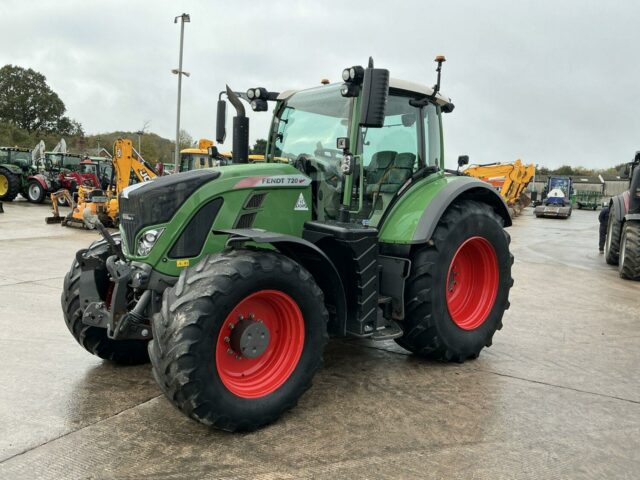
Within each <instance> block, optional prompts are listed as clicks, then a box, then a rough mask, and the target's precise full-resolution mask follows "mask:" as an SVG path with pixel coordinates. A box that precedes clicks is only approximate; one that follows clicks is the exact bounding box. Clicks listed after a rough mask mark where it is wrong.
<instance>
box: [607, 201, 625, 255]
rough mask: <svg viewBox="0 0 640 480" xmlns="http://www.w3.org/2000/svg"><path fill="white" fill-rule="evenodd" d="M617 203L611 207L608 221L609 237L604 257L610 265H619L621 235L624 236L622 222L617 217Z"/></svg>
mask: <svg viewBox="0 0 640 480" xmlns="http://www.w3.org/2000/svg"><path fill="white" fill-rule="evenodd" d="M616 209H617V208H616V204H615V203H612V204H611V208H610V209H609V220H608V222H607V239H606V241H605V242H604V259H605V260H606V261H607V263H608V264H609V265H618V261H619V257H620V237H621V236H622V222H621V221H619V220H618V218H617V212H616Z"/></svg>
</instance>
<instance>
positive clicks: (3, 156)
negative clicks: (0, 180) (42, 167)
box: [0, 147, 32, 173]
mask: <svg viewBox="0 0 640 480" xmlns="http://www.w3.org/2000/svg"><path fill="white" fill-rule="evenodd" d="M3 163H4V164H9V165H15V166H17V167H20V169H21V170H22V171H23V172H25V173H28V172H29V171H30V170H31V165H32V164H31V152H30V151H29V150H28V149H26V148H18V147H0V164H3Z"/></svg>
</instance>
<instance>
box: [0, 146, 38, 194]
mask: <svg viewBox="0 0 640 480" xmlns="http://www.w3.org/2000/svg"><path fill="white" fill-rule="evenodd" d="M34 173H35V167H34V166H33V162H32V158H31V151H30V150H29V149H26V148H19V147H0V202H1V201H5V202H10V201H12V200H13V199H15V198H16V197H17V196H18V194H19V193H21V194H22V195H23V196H24V197H25V198H26V191H27V186H28V181H27V178H28V177H29V176H31V175H33V174H34Z"/></svg>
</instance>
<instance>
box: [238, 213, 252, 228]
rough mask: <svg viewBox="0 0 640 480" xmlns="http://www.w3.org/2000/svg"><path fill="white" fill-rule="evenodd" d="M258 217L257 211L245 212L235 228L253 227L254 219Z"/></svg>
mask: <svg viewBox="0 0 640 480" xmlns="http://www.w3.org/2000/svg"><path fill="white" fill-rule="evenodd" d="M255 219H256V213H255V212H253V213H245V214H244V215H241V216H240V218H238V220H237V221H236V226H235V228H251V226H252V225H253V221H254V220H255Z"/></svg>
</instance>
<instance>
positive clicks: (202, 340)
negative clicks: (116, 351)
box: [149, 250, 328, 431]
mask: <svg viewBox="0 0 640 480" xmlns="http://www.w3.org/2000/svg"><path fill="white" fill-rule="evenodd" d="M327 320H328V313H327V310H326V308H325V305H324V301H323V295H322V291H321V290H320V289H319V287H318V286H317V285H316V283H315V281H314V279H313V277H312V276H311V275H310V274H309V272H307V271H306V270H305V269H304V268H303V267H301V266H300V265H299V264H297V263H296V262H294V261H293V260H291V259H290V258H288V257H285V256H283V255H280V254H277V253H274V252H270V251H260V252H258V251H252V250H237V251H228V252H223V253H218V254H214V255H209V256H207V257H205V258H203V259H202V260H201V261H200V262H199V263H198V265H196V266H195V267H191V268H187V269H185V270H184V271H183V272H182V273H181V275H180V278H179V280H178V282H177V284H176V285H175V286H174V287H172V288H169V289H167V290H165V293H164V297H163V303H162V309H161V312H160V314H159V315H158V316H157V317H156V319H155V321H154V322H153V331H154V334H153V340H152V342H151V344H150V346H149V355H150V357H151V363H152V365H153V373H154V376H155V378H156V380H157V381H158V384H159V385H160V387H161V388H162V390H163V391H164V392H165V395H166V396H167V398H168V399H169V400H170V401H171V403H173V405H175V406H176V407H177V408H178V409H179V410H181V411H182V412H183V413H185V414H186V415H188V416H189V417H191V418H193V419H195V420H197V421H199V422H201V423H204V424H206V425H212V426H214V427H217V428H220V429H223V430H228V431H237V430H243V431H251V430H255V429H257V428H259V427H261V426H263V425H266V424H268V423H271V422H273V421H275V420H276V419H277V418H278V417H279V416H280V415H281V414H282V413H283V412H284V411H286V410H288V409H290V408H292V407H293V406H295V405H296V403H297V401H298V399H299V398H300V396H301V395H302V394H303V393H304V392H305V391H306V390H307V389H308V388H309V387H310V386H311V380H312V378H313V376H314V375H315V373H316V372H317V371H318V369H319V368H320V367H321V365H322V352H323V349H324V346H325V344H326V342H327Z"/></svg>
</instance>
